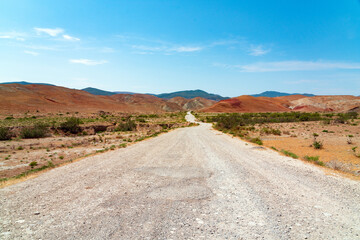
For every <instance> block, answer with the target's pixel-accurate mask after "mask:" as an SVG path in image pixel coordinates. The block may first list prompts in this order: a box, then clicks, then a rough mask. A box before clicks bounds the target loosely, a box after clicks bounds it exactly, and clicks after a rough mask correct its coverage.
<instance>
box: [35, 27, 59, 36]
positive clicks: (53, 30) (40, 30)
mask: <svg viewBox="0 0 360 240" xmlns="http://www.w3.org/2000/svg"><path fill="white" fill-rule="evenodd" d="M34 30H35V31H36V33H37V34H38V35H40V34H42V33H46V34H48V35H50V36H52V37H56V36H57V35H59V34H60V33H63V32H64V29H61V28H34Z"/></svg>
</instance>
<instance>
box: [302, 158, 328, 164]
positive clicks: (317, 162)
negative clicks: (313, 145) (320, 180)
mask: <svg viewBox="0 0 360 240" xmlns="http://www.w3.org/2000/svg"><path fill="white" fill-rule="evenodd" d="M304 159H305V160H306V161H309V162H313V163H315V164H317V165H319V166H325V163H324V162H322V161H320V160H319V156H305V157H304Z"/></svg>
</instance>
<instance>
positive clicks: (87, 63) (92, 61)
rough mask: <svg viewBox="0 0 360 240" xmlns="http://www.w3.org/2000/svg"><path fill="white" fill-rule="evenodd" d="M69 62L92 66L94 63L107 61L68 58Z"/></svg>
mask: <svg viewBox="0 0 360 240" xmlns="http://www.w3.org/2000/svg"><path fill="white" fill-rule="evenodd" d="M69 62H71V63H79V64H84V65H90V66H94V65H100V64H104V63H107V62H108V61H106V60H100V61H96V60H90V59H70V60H69Z"/></svg>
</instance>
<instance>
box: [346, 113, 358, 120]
mask: <svg viewBox="0 0 360 240" xmlns="http://www.w3.org/2000/svg"><path fill="white" fill-rule="evenodd" d="M346 116H347V117H348V118H351V119H357V118H358V116H359V113H357V112H348V113H346Z"/></svg>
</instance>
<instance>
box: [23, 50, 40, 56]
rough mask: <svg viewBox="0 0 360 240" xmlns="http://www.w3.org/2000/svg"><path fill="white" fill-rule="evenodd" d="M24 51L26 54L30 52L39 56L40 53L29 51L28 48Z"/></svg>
mask: <svg viewBox="0 0 360 240" xmlns="http://www.w3.org/2000/svg"><path fill="white" fill-rule="evenodd" d="M24 53H26V54H30V55H33V56H38V55H39V53H38V52H33V51H27V50H25V51H24Z"/></svg>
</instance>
